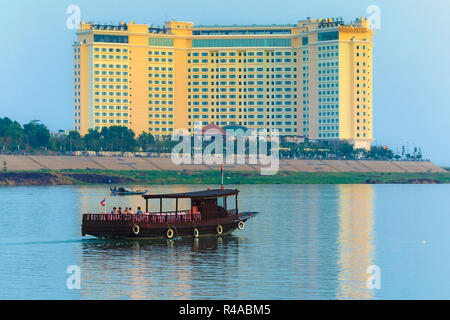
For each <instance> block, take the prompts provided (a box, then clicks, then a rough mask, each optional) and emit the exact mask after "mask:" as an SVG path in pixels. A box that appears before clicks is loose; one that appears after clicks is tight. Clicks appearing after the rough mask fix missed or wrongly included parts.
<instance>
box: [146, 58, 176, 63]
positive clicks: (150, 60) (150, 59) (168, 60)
mask: <svg viewBox="0 0 450 320" xmlns="http://www.w3.org/2000/svg"><path fill="white" fill-rule="evenodd" d="M148 61H149V62H169V63H171V62H173V59H172V58H168V59H166V58H148Z"/></svg>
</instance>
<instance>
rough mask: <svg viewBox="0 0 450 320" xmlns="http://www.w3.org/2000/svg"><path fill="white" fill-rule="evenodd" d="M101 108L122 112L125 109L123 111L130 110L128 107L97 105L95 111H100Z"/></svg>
mask: <svg viewBox="0 0 450 320" xmlns="http://www.w3.org/2000/svg"><path fill="white" fill-rule="evenodd" d="M100 108H102V109H108V108H109V110H114V109H116V110H121V109H123V110H128V106H123V107H122V106H99V105H95V106H94V109H96V110H98V109H100Z"/></svg>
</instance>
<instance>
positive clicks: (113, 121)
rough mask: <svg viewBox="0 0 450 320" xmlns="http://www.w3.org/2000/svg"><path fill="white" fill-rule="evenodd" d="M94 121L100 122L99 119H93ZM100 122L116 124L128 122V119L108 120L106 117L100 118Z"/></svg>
mask: <svg viewBox="0 0 450 320" xmlns="http://www.w3.org/2000/svg"><path fill="white" fill-rule="evenodd" d="M94 122H95V123H100V119H95V120H94ZM101 123H116V124H118V123H125V124H126V123H128V120H123V121H122V120H120V119H115V120H114V119H109V120H107V119H102V120H101Z"/></svg>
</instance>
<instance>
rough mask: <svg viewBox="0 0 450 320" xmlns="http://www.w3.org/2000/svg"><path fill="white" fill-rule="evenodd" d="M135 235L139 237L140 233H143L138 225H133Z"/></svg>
mask: <svg viewBox="0 0 450 320" xmlns="http://www.w3.org/2000/svg"><path fill="white" fill-rule="evenodd" d="M132 230H133V233H134V234H135V235H138V234H139V232H140V231H141V229H140V228H139V226H138V225H137V224H134V225H133V229H132Z"/></svg>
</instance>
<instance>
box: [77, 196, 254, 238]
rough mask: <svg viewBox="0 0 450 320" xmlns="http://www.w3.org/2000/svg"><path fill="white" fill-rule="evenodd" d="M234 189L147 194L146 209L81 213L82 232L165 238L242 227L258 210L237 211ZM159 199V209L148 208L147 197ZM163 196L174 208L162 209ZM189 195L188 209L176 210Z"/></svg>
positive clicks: (232, 229) (225, 230) (109, 236)
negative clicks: (172, 209) (173, 202)
mask: <svg viewBox="0 0 450 320" xmlns="http://www.w3.org/2000/svg"><path fill="white" fill-rule="evenodd" d="M238 193H239V191H238V190H237V189H215V190H209V189H208V190H204V191H195V192H185V193H172V194H148V195H143V196H142V197H143V198H144V199H145V212H144V213H134V214H110V213H100V214H92V213H86V214H83V220H82V225H81V234H82V235H83V236H85V235H92V236H95V237H98V238H106V239H114V238H125V239H127V238H131V239H140V238H143V239H145V238H164V237H165V238H167V239H173V238H175V237H180V236H181V237H186V236H192V237H196V238H198V237H201V236H207V235H209V236H211V235H218V236H221V235H225V234H229V233H231V232H233V231H234V230H235V229H236V228H237V229H240V230H242V229H244V227H245V222H246V221H247V220H248V219H250V218H252V217H254V216H255V215H257V214H258V212H239V211H238ZM151 199H159V211H157V212H151V211H150V210H149V209H150V208H149V200H151ZM163 199H172V201H173V200H175V211H163ZM179 199H189V200H190V209H189V210H179V207H178V204H179V203H178V202H179V201H178V200H179Z"/></svg>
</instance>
